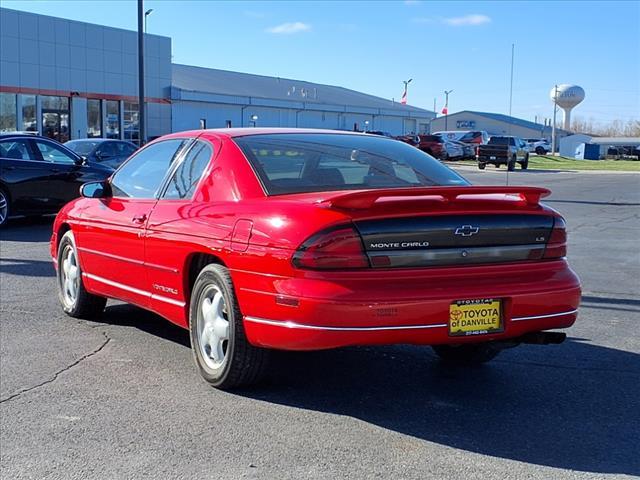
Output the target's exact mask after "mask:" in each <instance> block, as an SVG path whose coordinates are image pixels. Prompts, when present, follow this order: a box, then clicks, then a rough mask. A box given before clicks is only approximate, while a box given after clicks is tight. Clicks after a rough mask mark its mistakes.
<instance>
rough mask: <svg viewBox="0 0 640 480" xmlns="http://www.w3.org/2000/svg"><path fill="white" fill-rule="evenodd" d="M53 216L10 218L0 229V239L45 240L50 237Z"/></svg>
mask: <svg viewBox="0 0 640 480" xmlns="http://www.w3.org/2000/svg"><path fill="white" fill-rule="evenodd" d="M54 220H55V217H54V216H44V217H27V218H16V219H10V220H9V222H8V223H7V225H6V226H5V227H3V228H2V229H0V240H2V241H11V242H47V241H49V239H50V238H51V227H52V225H53V221H54Z"/></svg>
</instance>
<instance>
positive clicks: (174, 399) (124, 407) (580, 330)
mask: <svg viewBox="0 0 640 480" xmlns="http://www.w3.org/2000/svg"><path fill="white" fill-rule="evenodd" d="M454 168H457V169H459V170H460V171H461V172H462V173H463V174H464V175H465V176H467V178H469V179H470V180H471V181H473V182H474V183H478V184H482V183H487V184H500V183H504V182H505V180H506V170H505V169H504V168H503V169H501V170H493V169H492V168H491V167H489V168H488V169H487V170H486V171H484V172H480V171H478V170H476V169H474V168H472V167H454ZM509 176H510V178H509V183H510V184H514V185H515V184H529V185H538V186H545V187H548V188H551V189H552V190H553V192H554V193H553V195H552V197H550V199H549V200H548V203H549V205H551V206H553V207H554V208H556V209H558V210H560V211H561V212H562V213H563V214H564V215H565V217H566V218H567V221H568V226H569V234H570V254H569V256H570V261H571V263H572V265H573V266H574V268H575V270H576V271H577V272H578V274H579V275H580V276H581V278H582V281H583V287H584V296H583V305H582V307H581V310H580V316H579V319H578V322H577V323H576V325H575V326H574V327H573V328H572V329H570V330H569V331H568V333H569V335H570V339H569V340H568V341H567V342H565V343H564V344H562V345H559V346H546V347H543V346H522V347H518V348H515V349H511V350H508V351H505V352H503V354H502V355H501V356H500V357H499V358H498V359H497V360H496V361H494V362H492V363H490V364H488V365H486V366H483V367H479V368H473V369H454V370H452V369H446V368H444V367H442V366H441V365H440V364H439V363H438V362H437V361H436V358H435V356H434V355H433V354H432V353H431V351H430V349H428V348H420V347H414V346H393V347H377V348H348V349H342V350H337V351H327V352H318V353H307V354H299V353H296V354H282V355H280V356H279V357H278V359H277V361H276V363H275V365H274V367H273V373H272V375H271V378H270V380H269V382H268V383H267V384H265V385H263V386H261V387H260V388H256V389H253V390H247V391H241V392H234V393H224V392H220V391H216V390H214V389H212V388H210V387H208V386H207V385H206V384H205V383H204V382H203V381H201V380H200V378H199V376H198V374H197V372H196V370H195V368H194V366H193V361H192V358H191V353H190V350H189V340H188V335H187V333H186V332H185V331H182V330H181V329H179V328H178V327H175V326H173V325H171V324H169V323H168V322H165V321H164V320H162V319H160V318H158V317H156V316H154V315H152V314H149V313H146V312H144V311H142V310H140V309H137V308H135V307H131V306H127V305H122V304H117V303H115V302H110V303H109V306H108V307H107V310H106V312H105V315H104V316H103V317H102V318H101V319H100V320H99V321H97V322H87V321H80V320H75V319H72V318H69V317H67V316H65V315H64V314H63V313H62V311H61V309H60V308H59V306H58V300H57V297H56V289H55V277H54V271H53V267H52V265H51V262H50V259H49V254H48V244H47V242H48V239H49V235H50V229H51V219H44V220H40V221H37V222H33V221H31V222H30V221H26V220H16V221H13V222H12V223H11V224H10V225H9V227H8V228H7V229H5V230H3V231H2V232H1V233H0V239H1V242H0V254H1V262H0V299H1V302H0V305H1V310H0V316H1V320H0V379H1V382H0V416H1V417H0V422H1V424H0V427H1V432H0V452H1V453H0V455H1V459H0V476H1V477H2V478H6V479H20V478H38V479H44V478H56V479H57V478H60V479H93V478H96V479H105V478H109V479H121V478H122V479H129V478H154V479H157V478H167V479H169V478H171V479H172V478H193V477H196V476H197V477H198V478H207V479H208V478H212V479H213V478H216V479H217V478H225V479H226V478H229V479H237V478H255V479H262V478H277V479H286V478H291V479H302V478H353V479H359V478H403V479H404V478H407V479H427V478H495V479H503V478H518V479H524V478H527V479H530V478H531V479H538V478H539V479H543V478H544V479H547V478H554V479H556V478H603V477H605V476H609V475H610V476H612V477H616V478H617V477H627V476H628V477H636V476H640V454H639V451H638V445H640V408H639V405H640V403H639V401H638V399H639V398H640V335H639V334H638V329H639V328H640V298H639V296H638V292H639V291H640V250H639V248H638V245H639V243H638V238H640V218H639V214H640V208H639V207H640V175H638V174H613V173H610V174H608V173H574V172H536V171H527V172H521V171H516V172H511V173H510V174H509Z"/></svg>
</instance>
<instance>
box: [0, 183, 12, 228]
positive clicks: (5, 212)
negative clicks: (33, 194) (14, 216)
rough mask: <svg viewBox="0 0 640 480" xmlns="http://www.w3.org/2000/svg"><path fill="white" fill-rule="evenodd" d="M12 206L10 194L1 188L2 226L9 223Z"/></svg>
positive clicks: (0, 217)
mask: <svg viewBox="0 0 640 480" xmlns="http://www.w3.org/2000/svg"><path fill="white" fill-rule="evenodd" d="M10 208H11V205H10V201H9V195H7V193H6V192H5V191H4V190H2V189H1V188H0V228H2V227H4V226H5V225H6V224H7V221H8V220H9V212H10Z"/></svg>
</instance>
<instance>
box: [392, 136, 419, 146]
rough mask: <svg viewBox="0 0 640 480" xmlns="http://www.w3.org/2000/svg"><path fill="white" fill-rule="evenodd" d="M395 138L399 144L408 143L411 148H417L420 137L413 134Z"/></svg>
mask: <svg viewBox="0 0 640 480" xmlns="http://www.w3.org/2000/svg"><path fill="white" fill-rule="evenodd" d="M395 138H396V140H400V141H401V142H404V143H408V144H409V145H411V146H413V147H418V145H420V137H419V136H418V135H414V134H409V135H400V136H398V137H395Z"/></svg>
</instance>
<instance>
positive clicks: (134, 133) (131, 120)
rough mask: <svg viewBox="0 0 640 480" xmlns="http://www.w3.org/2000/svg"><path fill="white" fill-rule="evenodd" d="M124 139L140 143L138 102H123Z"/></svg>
mask: <svg viewBox="0 0 640 480" xmlns="http://www.w3.org/2000/svg"><path fill="white" fill-rule="evenodd" d="M123 124H124V125H123V127H124V139H125V140H129V141H130V142H135V143H138V144H139V143H140V142H139V140H140V124H139V123H138V104H137V103H134V102H124V115H123Z"/></svg>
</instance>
